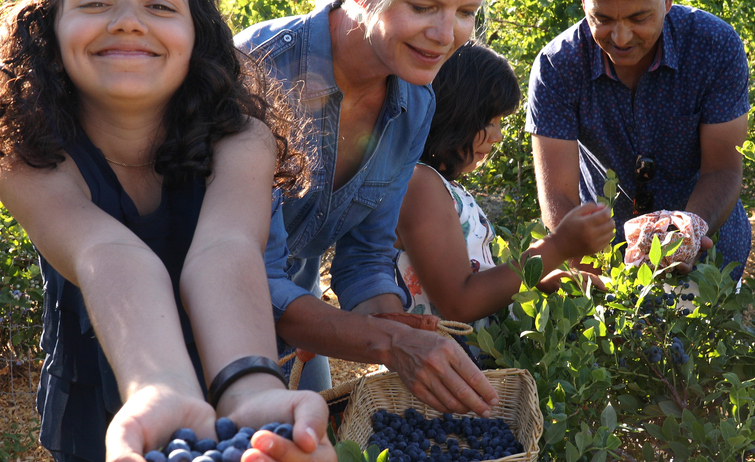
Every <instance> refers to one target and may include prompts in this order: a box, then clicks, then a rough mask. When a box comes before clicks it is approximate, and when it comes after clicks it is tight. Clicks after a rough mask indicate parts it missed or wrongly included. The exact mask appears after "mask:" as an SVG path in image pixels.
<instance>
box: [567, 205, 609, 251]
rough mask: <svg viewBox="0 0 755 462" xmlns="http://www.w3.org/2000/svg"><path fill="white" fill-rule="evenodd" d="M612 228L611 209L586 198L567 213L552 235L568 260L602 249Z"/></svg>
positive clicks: (607, 241)
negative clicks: (585, 200) (584, 201)
mask: <svg viewBox="0 0 755 462" xmlns="http://www.w3.org/2000/svg"><path fill="white" fill-rule="evenodd" d="M614 229H615V224H614V222H613V219H612V218H611V209H610V208H608V207H606V206H605V205H604V204H596V203H594V202H587V203H585V204H582V205H580V206H578V207H575V208H574V209H572V210H571V211H570V212H569V213H567V214H566V216H564V218H563V220H561V223H559V224H558V226H556V229H555V230H553V233H552V236H553V239H554V241H555V242H556V246H557V248H558V249H559V251H560V252H561V253H562V254H563V255H564V260H568V259H572V258H581V257H583V256H584V255H592V254H595V253H598V252H600V251H601V250H603V249H605V248H606V246H607V245H608V244H609V243H610V242H611V239H613V236H614Z"/></svg>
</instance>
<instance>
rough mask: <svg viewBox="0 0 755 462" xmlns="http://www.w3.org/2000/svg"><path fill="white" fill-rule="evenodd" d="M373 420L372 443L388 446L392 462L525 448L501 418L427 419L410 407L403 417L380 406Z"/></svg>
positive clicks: (455, 461) (429, 461) (478, 456)
mask: <svg viewBox="0 0 755 462" xmlns="http://www.w3.org/2000/svg"><path fill="white" fill-rule="evenodd" d="M378 415H379V417H378ZM371 420H372V426H373V430H374V433H373V434H372V435H371V436H370V438H369V443H370V444H377V445H378V447H380V449H381V450H384V449H388V450H389V454H390V457H391V462H396V461H399V462H473V461H480V460H490V459H500V458H502V457H508V456H510V455H513V454H519V453H522V452H524V447H523V446H522V445H521V443H519V442H518V441H517V440H516V438H515V437H514V435H513V434H512V433H511V430H510V429H509V426H508V424H506V423H505V422H504V421H503V419H501V418H497V419H486V418H470V417H467V416H464V417H460V418H458V419H457V418H455V417H454V415H453V414H442V415H440V417H435V418H432V419H426V418H425V417H424V416H422V415H421V414H420V413H419V412H417V410H416V409H412V408H410V409H407V410H406V411H405V412H404V415H403V417H401V416H399V415H397V414H392V413H388V412H387V411H386V410H384V409H380V410H379V411H378V412H376V413H375V414H373V416H372V418H371ZM431 440H434V441H435V443H433V442H432V441H431Z"/></svg>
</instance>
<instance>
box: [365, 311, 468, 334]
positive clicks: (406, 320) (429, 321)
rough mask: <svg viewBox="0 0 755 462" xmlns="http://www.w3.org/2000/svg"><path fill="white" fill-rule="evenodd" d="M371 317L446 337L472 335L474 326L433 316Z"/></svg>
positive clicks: (386, 315) (393, 315)
mask: <svg viewBox="0 0 755 462" xmlns="http://www.w3.org/2000/svg"><path fill="white" fill-rule="evenodd" d="M370 316H374V317H376V318H382V319H390V320H391V321H396V322H400V323H402V324H406V325H407V326H409V327H414V328H415V329H422V330H429V331H434V332H437V333H439V334H441V335H443V336H444V337H448V336H450V335H467V334H471V333H472V330H473V329H472V326H470V325H469V324H465V323H463V322H458V321H447V320H445V319H440V318H439V317H438V316H435V315H432V314H417V313H372V314H371V315H370Z"/></svg>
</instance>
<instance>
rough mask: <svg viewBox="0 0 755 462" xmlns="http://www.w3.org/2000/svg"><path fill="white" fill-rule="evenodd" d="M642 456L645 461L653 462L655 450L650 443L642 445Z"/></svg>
mask: <svg viewBox="0 0 755 462" xmlns="http://www.w3.org/2000/svg"><path fill="white" fill-rule="evenodd" d="M642 458H643V459H645V462H655V450H654V449H653V446H652V445H651V444H650V443H645V444H643V445H642Z"/></svg>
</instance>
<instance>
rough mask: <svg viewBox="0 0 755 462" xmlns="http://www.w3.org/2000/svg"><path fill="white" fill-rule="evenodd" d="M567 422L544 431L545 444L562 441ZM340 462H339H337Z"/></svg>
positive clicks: (558, 423) (555, 424) (559, 423)
mask: <svg viewBox="0 0 755 462" xmlns="http://www.w3.org/2000/svg"><path fill="white" fill-rule="evenodd" d="M567 424H568V421H566V420H564V421H562V422H556V423H554V424H553V425H551V426H550V427H548V429H547V430H546V431H545V443H546V444H555V443H557V442H561V441H563V440H564V435H566V426H567ZM339 462H340V461H339Z"/></svg>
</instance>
